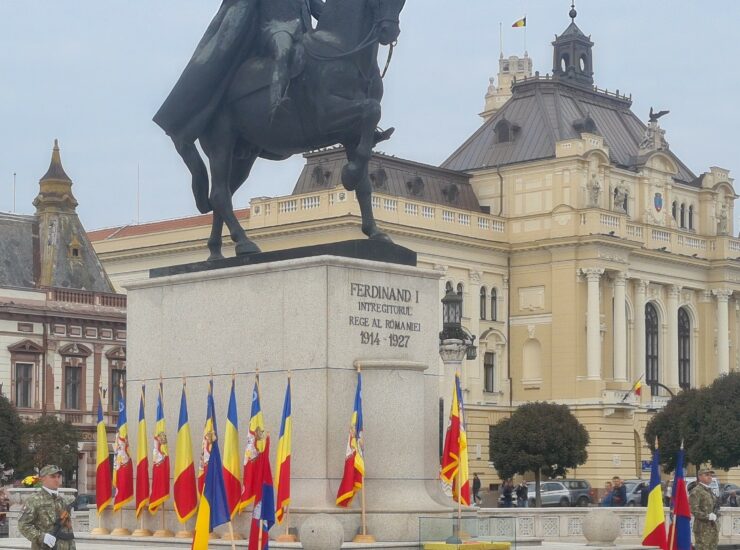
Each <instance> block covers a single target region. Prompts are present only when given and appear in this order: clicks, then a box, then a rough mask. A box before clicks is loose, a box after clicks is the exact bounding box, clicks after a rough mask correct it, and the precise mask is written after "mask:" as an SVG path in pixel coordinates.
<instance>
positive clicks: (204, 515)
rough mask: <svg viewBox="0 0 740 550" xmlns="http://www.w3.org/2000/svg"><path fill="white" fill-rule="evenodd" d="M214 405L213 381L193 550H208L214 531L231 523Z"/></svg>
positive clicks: (209, 388) (209, 396)
mask: <svg viewBox="0 0 740 550" xmlns="http://www.w3.org/2000/svg"><path fill="white" fill-rule="evenodd" d="M214 410H215V407H214V404H213V381H211V382H210V385H209V387H208V418H210V419H211V421H210V426H211V427H212V430H211V431H210V432H209V433H208V434H206V435H207V437H208V440H209V441H210V456H209V460H208V470H207V472H206V477H205V479H204V480H203V481H204V484H203V493H202V494H201V496H200V506H199V507H198V517H197V519H196V520H195V533H194V535H193V545H192V550H208V535H209V534H210V533H212V532H213V530H214V529H215V528H216V527H218V526H219V525H222V524H224V523H227V522H228V521H229V519H230V518H229V505H228V503H227V502H226V490H225V489H224V477H223V465H222V463H221V453H220V452H219V450H218V433H217V431H216V418H215V415H214Z"/></svg>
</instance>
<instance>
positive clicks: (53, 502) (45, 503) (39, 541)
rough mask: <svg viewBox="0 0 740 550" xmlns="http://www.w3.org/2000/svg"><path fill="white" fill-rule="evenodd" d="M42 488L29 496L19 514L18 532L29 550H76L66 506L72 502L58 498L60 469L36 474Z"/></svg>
mask: <svg viewBox="0 0 740 550" xmlns="http://www.w3.org/2000/svg"><path fill="white" fill-rule="evenodd" d="M39 478H40V479H41V484H42V485H43V486H42V487H41V489H39V490H38V492H37V493H35V494H34V495H32V496H31V497H30V498H29V499H28V500H27V501H26V503H25V504H24V505H23V509H22V510H21V516H20V518H18V530H19V531H20V532H21V534H22V535H23V536H24V537H26V538H27V539H28V540H30V541H31V550H48V549H49V548H54V549H56V550H75V541H74V533H73V532H72V521H71V518H70V516H69V514H70V511H69V510H70V509H69V506H70V505H71V504H72V501H71V500H69V501H67V500H65V499H64V497H62V496H61V495H60V494H59V491H58V489H59V487H60V486H61V485H62V469H61V468H60V467H59V466H52V465H48V466H44V467H43V468H41V471H40V472H39Z"/></svg>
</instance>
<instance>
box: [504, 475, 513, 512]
mask: <svg viewBox="0 0 740 550" xmlns="http://www.w3.org/2000/svg"><path fill="white" fill-rule="evenodd" d="M502 494H503V496H504V508H511V503H512V501H513V500H514V499H513V495H514V483H513V482H512V481H511V479H507V480H506V481H504V486H503V488H502Z"/></svg>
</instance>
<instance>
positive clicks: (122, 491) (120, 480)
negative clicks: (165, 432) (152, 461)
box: [113, 389, 134, 511]
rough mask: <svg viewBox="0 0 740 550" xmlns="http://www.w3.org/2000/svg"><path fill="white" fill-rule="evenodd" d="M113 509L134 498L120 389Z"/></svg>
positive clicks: (132, 476) (123, 402) (132, 475)
mask: <svg viewBox="0 0 740 550" xmlns="http://www.w3.org/2000/svg"><path fill="white" fill-rule="evenodd" d="M113 453H114V457H113V488H114V497H113V510H114V511H118V510H120V509H121V508H123V506H124V504H126V503H127V502H128V501H130V500H131V499H132V498H134V465H133V464H132V463H131V455H130V454H129V449H128V421H127V420H126V395H125V392H124V391H123V389H121V400H120V401H119V402H118V430H117V431H116V442H115V444H114V446H113Z"/></svg>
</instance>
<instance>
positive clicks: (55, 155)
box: [40, 139, 72, 183]
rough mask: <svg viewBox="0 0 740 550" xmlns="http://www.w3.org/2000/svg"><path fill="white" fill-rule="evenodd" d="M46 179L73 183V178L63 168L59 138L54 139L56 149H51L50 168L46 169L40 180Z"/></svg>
mask: <svg viewBox="0 0 740 550" xmlns="http://www.w3.org/2000/svg"><path fill="white" fill-rule="evenodd" d="M44 180H59V181H68V182H69V183H72V180H71V179H69V176H68V175H67V173H66V172H65V171H64V168H62V157H61V155H60V154H59V140H57V139H55V140H54V149H52V151H51V162H50V163H49V169H48V170H47V171H46V174H44V175H43V176H42V177H41V180H40V181H44Z"/></svg>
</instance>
